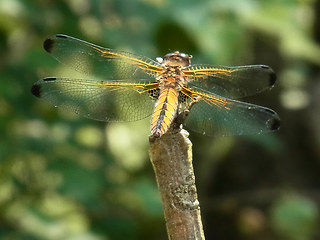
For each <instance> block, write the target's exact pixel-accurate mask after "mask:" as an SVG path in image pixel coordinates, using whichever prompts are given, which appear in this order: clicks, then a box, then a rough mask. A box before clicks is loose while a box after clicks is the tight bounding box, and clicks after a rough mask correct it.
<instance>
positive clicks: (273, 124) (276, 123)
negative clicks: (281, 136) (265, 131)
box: [268, 118, 280, 131]
mask: <svg viewBox="0 0 320 240" xmlns="http://www.w3.org/2000/svg"><path fill="white" fill-rule="evenodd" d="M268 125H269V127H270V130H271V131H274V130H278V129H279V128H280V119H279V118H274V119H271V120H269V122H268Z"/></svg>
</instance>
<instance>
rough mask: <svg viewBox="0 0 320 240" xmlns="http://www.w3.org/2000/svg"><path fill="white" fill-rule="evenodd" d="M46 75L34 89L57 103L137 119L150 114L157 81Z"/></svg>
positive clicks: (106, 117) (98, 116) (87, 113)
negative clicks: (126, 80)
mask: <svg viewBox="0 0 320 240" xmlns="http://www.w3.org/2000/svg"><path fill="white" fill-rule="evenodd" d="M141 82H143V81H142V80H140V82H139V83H128V82H119V81H95V80H83V79H70V78H53V77H51V78H45V79H42V80H39V81H38V82H36V83H35V84H34V85H33V86H32V88H31V92H32V94H33V95H35V96H36V97H39V98H42V99H44V100H45V101H47V102H49V103H51V104H52V105H54V106H57V107H61V108H63V109H67V110H71V111H74V112H76V113H78V114H80V115H82V116H84V117H87V118H90V119H95V120H100V121H135V120H139V119H143V118H145V117H147V116H150V115H151V113H152V110H153V107H154V103H153V99H152V97H151V93H152V91H154V90H155V89H156V88H157V84H156V83H152V82H151V83H149V82H147V81H146V80H145V81H144V83H141Z"/></svg>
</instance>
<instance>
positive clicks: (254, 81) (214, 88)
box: [184, 65, 276, 98]
mask: <svg viewBox="0 0 320 240" xmlns="http://www.w3.org/2000/svg"><path fill="white" fill-rule="evenodd" d="M184 73H185V74H186V76H187V77H189V81H190V82H189V84H188V85H189V86H190V87H192V86H195V87H199V88H202V89H205V90H207V91H209V92H214V93H216V94H218V95H220V96H224V97H228V98H241V97H245V96H251V95H254V94H256V93H259V92H261V91H264V90H266V89H269V88H271V87H272V86H273V85H274V83H275V81H276V75H275V73H274V71H273V70H272V69H271V68H270V67H268V66H266V65H248V66H238V67H214V66H210V65H191V66H190V67H189V68H188V69H186V70H185V71H184Z"/></svg>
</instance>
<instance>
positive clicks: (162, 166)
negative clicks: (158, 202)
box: [149, 127, 205, 240]
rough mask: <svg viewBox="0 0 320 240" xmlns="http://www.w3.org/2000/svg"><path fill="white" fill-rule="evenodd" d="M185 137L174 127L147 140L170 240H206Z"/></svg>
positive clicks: (190, 153) (190, 148)
mask: <svg viewBox="0 0 320 240" xmlns="http://www.w3.org/2000/svg"><path fill="white" fill-rule="evenodd" d="M188 135H189V134H188V132H187V131H185V130H183V129H182V130H180V129H178V130H177V129H176V127H174V128H172V129H170V130H169V131H168V132H167V133H166V134H164V135H163V136H162V137H160V138H150V152H149V154H150V159H151V162H152V165H153V169H154V171H155V175H156V180H157V184H158V188H159V191H160V194H161V198H162V207H163V211H164V217H165V220H166V227H167V233H168V236H169V240H187V239H189V240H191V239H192V240H195V239H197V240H204V239H205V237H204V232H203V227H202V222H201V215H200V205H199V201H198V196H197V189H196V185H195V176H194V171H193V166H192V143H191V141H190V140H189V139H188Z"/></svg>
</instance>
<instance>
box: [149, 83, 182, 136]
mask: <svg viewBox="0 0 320 240" xmlns="http://www.w3.org/2000/svg"><path fill="white" fill-rule="evenodd" d="M178 95H179V94H178V92H177V90H176V89H174V88H170V87H167V88H164V89H162V91H161V92H160V96H159V98H158V101H157V103H156V106H155V109H154V111H153V115H152V121H151V133H152V135H153V136H155V137H160V136H162V135H163V134H164V133H166V132H167V130H168V128H169V127H170V125H171V122H172V120H173V119H174V117H175V115H176V112H177V108H178Z"/></svg>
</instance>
